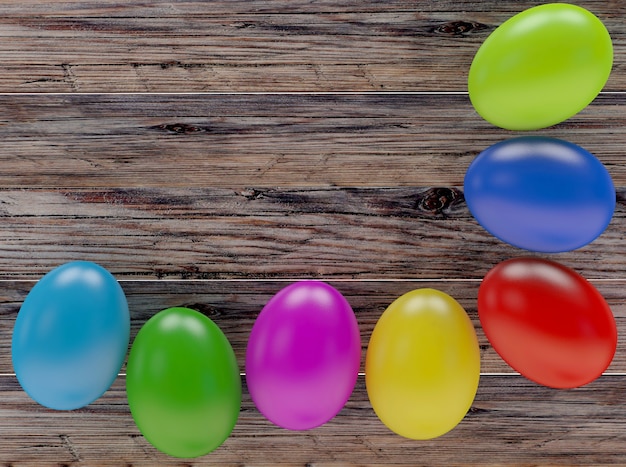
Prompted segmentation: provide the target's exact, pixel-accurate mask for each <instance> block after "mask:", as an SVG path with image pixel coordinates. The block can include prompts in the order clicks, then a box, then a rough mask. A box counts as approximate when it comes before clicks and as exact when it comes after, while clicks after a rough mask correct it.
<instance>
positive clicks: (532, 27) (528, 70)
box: [468, 3, 613, 130]
mask: <svg viewBox="0 0 626 467" xmlns="http://www.w3.org/2000/svg"><path fill="white" fill-rule="evenodd" d="M612 65H613V45H612V43H611V37H610V36H609V33H608V31H607V30H606V27H605V26H604V25H603V24H602V22H601V21H600V20H599V19H598V18H597V17H596V16H594V15H593V14H592V13H590V12H589V11H587V10H585V9H583V8H581V7H578V6H574V5H569V4H566V3H551V4H545V5H540V6H536V7H533V8H530V9H528V10H525V11H523V12H521V13H519V14H517V15H515V16H513V17H512V18H510V19H509V20H507V21H505V22H504V23H502V24H501V25H500V26H499V27H498V28H496V29H495V30H494V31H493V32H492V33H491V34H490V35H489V37H488V38H487V39H486V40H485V42H484V43H483V44H482V45H481V47H480V48H479V49H478V52H477V53H476V55H475V57H474V60H473V61H472V65H471V67H470V70H469V77H468V90H469V96H470V100H471V102H472V104H473V105H474V108H475V109H476V111H477V112H478V114H480V115H481V116H482V117H483V118H484V119H485V120H487V121H488V122H490V123H492V124H494V125H497V126H499V127H502V128H506V129H508V130H535V129H539V128H545V127H548V126H551V125H555V124H557V123H559V122H562V121H564V120H566V119H568V118H570V117H571V116H573V115H575V114H576V113H578V112H580V111H581V110H582V109H583V108H585V107H586V106H587V105H588V104H589V103H590V102H591V101H592V100H593V99H594V98H595V97H596V96H597V95H598V93H599V92H600V91H601V90H602V88H603V87H604V85H605V84H606V81H607V79H608V78H609V74H610V73H611V67H612Z"/></svg>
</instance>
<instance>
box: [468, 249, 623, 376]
mask: <svg viewBox="0 0 626 467" xmlns="http://www.w3.org/2000/svg"><path fill="white" fill-rule="evenodd" d="M478 315H479V318H480V322H481V324H482V327H483V330H484V331H485V335H486V336H487V338H488V339H489V342H490V343H491V345H492V346H493V348H494V349H495V350H496V352H498V354H499V355H500V356H501V357H502V358H503V359H504V360H505V361H506V362H507V363H508V364H509V365H510V366H511V367H512V368H514V369H515V370H517V371H518V372H519V373H521V374H522V375H524V376H525V377H527V378H528V379H531V380H533V381H535V382H537V383H539V384H542V385H544V386H550V387H553V388H573V387H577V386H582V385H584V384H587V383H589V382H590V381H593V380H594V379H596V378H597V377H598V376H600V375H601V374H602V372H603V371H604V370H605V369H606V368H607V367H608V366H609V364H610V363H611V360H612V359H613V355H614V354H615V349H616V346H617V329H616V326H615V319H614V318H613V314H612V313H611V309H610V308H609V306H608V304H607V303H606V301H605V300H604V298H603V297H602V295H600V293H599V292H598V291H597V290H596V289H595V288H594V287H593V285H591V284H590V283H589V282H587V281H586V280H585V279H584V278H583V277H582V276H580V275H579V274H578V273H576V272H575V271H573V270H571V269H569V268H567V267H565V266H563V265H561V264H558V263H556V262H553V261H548V260H545V259H540V258H515V259H511V260H508V261H504V262H502V263H500V264H498V265H496V266H495V267H494V268H493V269H492V270H491V271H489V273H488V274H487V275H486V276H485V278H484V279H483V281H482V283H481V285H480V288H479V291H478Z"/></svg>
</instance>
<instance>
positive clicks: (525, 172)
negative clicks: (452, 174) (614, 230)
mask: <svg viewBox="0 0 626 467" xmlns="http://www.w3.org/2000/svg"><path fill="white" fill-rule="evenodd" d="M464 192H465V200H466V202H467V205H468V207H469V209H470V211H471V213H472V214H473V216H474V217H475V218H476V220H477V221H478V222H479V223H480V224H481V225H482V226H483V227H484V228H485V229H486V230H488V231H489V232H490V233H491V234H493V235H495V236H496V237H498V238H499V239H500V240H502V241H505V242H507V243H510V244H511V245H514V246H516V247H519V248H523V249H526V250H530V251H537V252H544V253H556V252H562V251H570V250H574V249H576V248H579V247H582V246H584V245H586V244H588V243H589V242H591V241H593V240H594V239H595V238H596V237H598V236H599V235H600V234H601V233H602V232H603V231H604V230H605V228H606V227H607V226H608V224H609V222H610V221H611V218H612V216H613V211H614V209H615V187H614V186H613V181H612V180H611V176H610V175H609V173H608V171H607V170H606V168H605V167H604V166H603V165H602V163H601V162H600V161H599V160H598V159H597V158H596V157H595V156H593V155H592V154H591V153H589V152H587V151H586V150H585V149H583V148H581V147H580V146H577V145H575V144H573V143H569V142H566V141H562V140H559V139H554V138H546V137H540V136H523V137H520V138H513V139H509V140H506V141H502V142H500V143H497V144H495V145H493V146H491V147H489V148H488V149H486V150H484V151H483V152H481V153H480V154H479V155H478V157H476V159H475V160H474V161H473V162H472V164H471V165H470V166H469V168H468V169H467V172H466V174H465V181H464Z"/></svg>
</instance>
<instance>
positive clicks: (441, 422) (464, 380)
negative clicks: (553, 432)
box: [365, 289, 480, 439]
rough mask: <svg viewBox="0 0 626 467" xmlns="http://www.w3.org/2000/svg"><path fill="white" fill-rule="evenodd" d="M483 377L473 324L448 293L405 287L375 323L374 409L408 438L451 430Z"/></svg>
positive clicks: (370, 390)
mask: <svg viewBox="0 0 626 467" xmlns="http://www.w3.org/2000/svg"><path fill="white" fill-rule="evenodd" d="M479 379H480V351H479V347H478V340H477V338H476V332H475V331H474V326H473V325H472V322H471V320H470V319H469V317H468V316H467V314H466V313H465V310H464V309H463V308H462V307H461V305H459V303H458V302H457V301H456V300H454V299H453V298H452V297H450V296H449V295H447V294H446V293H444V292H440V291H438V290H434V289H417V290H413V291H411V292H408V293H406V294H404V295H402V296H401V297H399V298H398V299H396V300H395V301H394V302H393V303H392V304H391V305H389V307H388V308H387V309H386V310H385V312H384V313H383V314H382V316H381V317H380V319H379V320H378V322H377V323H376V326H375V327H374V330H373V332H372V336H371V338H370V341H369V345H368V348H367V354H366V358H365V384H366V387H367V394H368V396H369V399H370V402H371V404H372V407H373V408H374V411H375V412H376V415H377V416H378V417H379V418H380V420H381V421H382V422H383V423H384V424H385V425H386V426H387V427H388V428H389V429H390V430H392V431H394V432H395V433H397V434H399V435H401V436H404V437H406V438H411V439H431V438H436V437H438V436H441V435H443V434H444V433H447V432H448V431H450V430H451V429H453V428H454V427H455V426H456V425H458V424H459V422H460V421H461V420H462V419H463V418H464V417H465V414H466V413H467V411H468V410H469V409H470V407H471V405H472V402H473V400H474V397H475V395H476V391H477V389H478V380H479Z"/></svg>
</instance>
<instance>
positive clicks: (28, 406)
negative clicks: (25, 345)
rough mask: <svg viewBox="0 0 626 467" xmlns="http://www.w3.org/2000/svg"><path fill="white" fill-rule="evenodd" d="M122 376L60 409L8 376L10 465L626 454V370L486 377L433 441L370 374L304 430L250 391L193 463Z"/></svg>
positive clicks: (409, 461)
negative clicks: (168, 451) (173, 446)
mask: <svg viewBox="0 0 626 467" xmlns="http://www.w3.org/2000/svg"><path fill="white" fill-rule="evenodd" d="M124 384H125V380H124V378H123V377H120V378H118V380H117V381H116V382H115V383H114V385H113V387H112V388H111V390H109V391H108V392H107V393H106V394H105V395H104V396H103V397H102V398H101V399H100V400H98V401H97V402H95V403H94V404H92V405H90V406H88V407H87V408H84V409H80V410H77V411H73V412H54V411H50V410H47V409H43V408H38V407H36V406H34V405H33V403H32V402H31V401H30V400H29V399H28V398H27V396H26V395H25V394H24V393H23V392H22V391H21V388H20V387H19V385H18V384H17V382H16V381H15V379H14V378H12V377H1V378H0V393H1V394H2V396H3V400H2V403H0V416H1V417H2V424H0V428H1V430H2V431H1V433H2V443H0V457H1V458H2V459H3V460H4V461H5V465H12V466H25V465H33V464H36V465H42V464H43V465H129V466H135V465H142V466H155V465H186V466H190V465H198V466H200V465H224V466H242V465H250V466H258V465H268V466H269V465H277V464H281V465H282V464H284V465H291V466H299V467H305V466H313V465H314V466H325V465H361V466H367V465H392V464H396V465H402V464H403V465H441V466H450V465H503V464H509V463H513V464H515V465H540V464H545V465H559V464H560V465H580V464H586V465H594V466H601V465H623V464H624V462H625V460H626V433H625V432H624V429H623V428H624V425H623V423H622V422H621V420H623V419H624V418H626V395H625V393H624V391H622V390H621V387H623V386H624V385H626V377H623V376H610V377H609V376H605V377H602V378H600V379H599V380H597V381H595V382H593V383H591V384H590V385H588V386H586V387H583V388H579V389H575V390H568V391H558V390H552V389H548V388H543V387H539V386H536V385H535V384H533V383H530V382H528V381H526V380H525V379H524V378H522V377H519V376H507V377H494V376H483V377H482V379H481V385H480V388H479V391H478V394H477V396H476V400H475V402H474V406H473V408H472V410H471V411H470V412H469V413H468V415H467V416H466V418H465V419H464V420H463V421H462V422H461V424H460V425H459V426H457V427H456V428H455V430H454V431H452V432H450V433H448V434H446V435H444V436H443V437H441V438H438V439H436V440H431V441H412V440H407V439H404V438H402V437H400V436H397V435H394V434H393V433H391V432H389V430H388V429H387V428H385V426H384V425H383V424H382V423H381V422H380V421H379V420H378V419H377V418H376V416H375V414H374V412H373V410H372V408H371V405H370V404H369V401H368V399H367V397H366V392H365V387H364V384H363V378H359V382H358V383H357V390H356V391H355V392H354V394H353V396H352V398H351V399H350V401H348V403H347V404H346V407H345V408H344V409H343V410H342V411H341V412H340V413H339V414H338V415H337V416H336V417H335V418H334V419H333V420H331V421H330V422H329V423H327V424H326V425H324V426H322V427H319V428H316V429H314V430H311V431H304V432H290V431H287V430H283V429H282V428H278V427H276V426H273V425H272V424H270V422H268V421H267V420H265V419H264V418H263V417H262V416H261V415H260V413H259V412H258V411H257V410H256V409H255V408H254V406H253V405H252V402H251V400H250V397H249V395H248V394H247V391H244V397H243V405H242V411H241V414H240V417H239V420H238V423H237V425H236V426H235V429H234V430H233V435H232V436H231V437H230V438H228V439H227V440H226V441H225V442H224V444H223V445H222V446H221V447H220V448H219V449H217V450H216V451H214V452H213V453H211V454H210V455H207V456H204V457H201V458H199V459H194V460H191V461H182V460H180V459H173V458H171V457H168V456H166V455H164V454H162V453H159V452H158V451H157V450H156V449H154V448H153V447H152V446H150V444H148V443H147V442H146V441H145V439H144V438H143V437H142V436H141V434H140V433H139V431H138V430H137V428H136V427H135V426H134V423H133V421H132V418H131V415H130V413H129V411H128V407H127V405H126V394H125V391H124ZM24 419H29V420H32V423H30V424H24V423H23V420H24ZM6 426H10V427H11V428H10V429H9V430H7V429H6V428H5V427H6Z"/></svg>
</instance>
